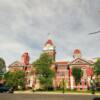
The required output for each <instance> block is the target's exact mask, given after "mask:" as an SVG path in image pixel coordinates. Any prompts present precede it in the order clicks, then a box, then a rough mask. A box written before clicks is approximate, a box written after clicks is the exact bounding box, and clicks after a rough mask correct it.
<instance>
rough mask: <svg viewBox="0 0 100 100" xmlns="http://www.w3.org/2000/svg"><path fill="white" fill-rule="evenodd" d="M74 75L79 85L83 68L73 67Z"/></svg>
mask: <svg viewBox="0 0 100 100" xmlns="http://www.w3.org/2000/svg"><path fill="white" fill-rule="evenodd" d="M72 75H73V77H74V79H75V83H76V85H77V84H78V83H80V81H81V77H82V76H83V71H82V70H81V68H72Z"/></svg>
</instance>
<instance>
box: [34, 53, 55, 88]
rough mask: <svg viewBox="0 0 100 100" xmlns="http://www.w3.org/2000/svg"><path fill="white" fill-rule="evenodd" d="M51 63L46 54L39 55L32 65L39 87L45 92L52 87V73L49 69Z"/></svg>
mask: <svg viewBox="0 0 100 100" xmlns="http://www.w3.org/2000/svg"><path fill="white" fill-rule="evenodd" d="M52 63H53V60H52V58H51V57H50V56H49V55H48V54H47V53H43V54H41V55H40V57H39V59H38V60H36V61H35V62H34V63H33V66H34V67H35V68H36V74H37V76H38V79H39V81H40V85H41V87H42V88H43V89H45V90H48V89H49V88H50V87H52V82H53V77H54V71H53V70H52V69H51V65H52Z"/></svg>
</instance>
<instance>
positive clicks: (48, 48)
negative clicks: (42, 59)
mask: <svg viewBox="0 0 100 100" xmlns="http://www.w3.org/2000/svg"><path fill="white" fill-rule="evenodd" d="M44 50H54V46H52V45H50V44H47V45H46V46H45V47H44Z"/></svg>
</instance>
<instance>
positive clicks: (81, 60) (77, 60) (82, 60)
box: [70, 58, 91, 65]
mask: <svg viewBox="0 0 100 100" xmlns="http://www.w3.org/2000/svg"><path fill="white" fill-rule="evenodd" d="M70 64H79V65H80V64H85V65H89V64H91V63H90V62H88V61H86V60H84V59H81V58H77V59H75V60H73V61H72V62H71V63H70Z"/></svg>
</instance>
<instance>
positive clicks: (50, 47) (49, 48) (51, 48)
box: [43, 39, 56, 61]
mask: <svg viewBox="0 0 100 100" xmlns="http://www.w3.org/2000/svg"><path fill="white" fill-rule="evenodd" d="M43 52H44V53H48V55H49V56H51V57H52V58H53V60H54V61H55V56H56V50H55V45H54V44H53V42H52V40H51V39H48V40H47V42H46V43H45V45H44V48H43Z"/></svg>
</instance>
